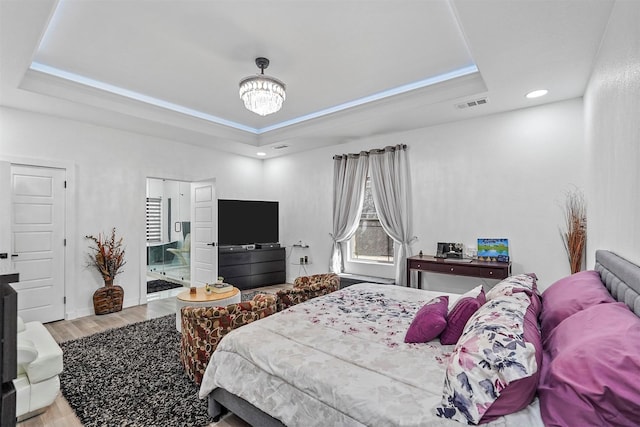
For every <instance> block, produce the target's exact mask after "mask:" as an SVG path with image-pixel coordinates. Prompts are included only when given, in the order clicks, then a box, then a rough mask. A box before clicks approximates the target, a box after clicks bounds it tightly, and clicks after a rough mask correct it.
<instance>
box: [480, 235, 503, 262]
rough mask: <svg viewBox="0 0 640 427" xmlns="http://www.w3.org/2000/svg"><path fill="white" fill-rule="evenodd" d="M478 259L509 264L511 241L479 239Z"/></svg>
mask: <svg viewBox="0 0 640 427" xmlns="http://www.w3.org/2000/svg"><path fill="white" fill-rule="evenodd" d="M478 259H479V260H480V261H497V262H509V239H478Z"/></svg>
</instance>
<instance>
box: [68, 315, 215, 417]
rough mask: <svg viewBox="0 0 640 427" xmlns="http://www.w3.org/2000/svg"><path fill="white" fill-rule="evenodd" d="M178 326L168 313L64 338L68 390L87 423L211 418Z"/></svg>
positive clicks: (78, 414)
mask: <svg viewBox="0 0 640 427" xmlns="http://www.w3.org/2000/svg"><path fill="white" fill-rule="evenodd" d="M175 328H176V326H175V315H168V316H164V317H160V318H157V319H152V320H148V321H146V322H141V323H135V324H132V325H128V326H125V327H122V328H117V329H111V330H108V331H105V332H101V333H98V334H95V335H91V336H89V337H86V338H80V339H77V340H73V341H67V342H64V343H62V344H60V347H62V350H63V352H64V371H63V372H62V374H61V375H60V383H61V389H62V393H63V395H64V397H65V399H67V401H68V402H69V405H71V407H72V408H73V410H74V411H75V413H76V415H77V416H78V418H80V421H82V424H83V425H84V426H85V427H93V426H96V427H97V426H130V427H134V426H135V427H138V426H140V427H142V426H205V425H208V424H209V423H211V420H210V418H209V416H208V415H207V401H206V400H200V399H198V387H197V386H196V385H195V383H193V382H192V381H191V380H189V379H188V378H187V377H186V375H185V373H184V371H183V369H182V365H181V364H180V359H179V348H180V333H178V332H177V331H176V329H175Z"/></svg>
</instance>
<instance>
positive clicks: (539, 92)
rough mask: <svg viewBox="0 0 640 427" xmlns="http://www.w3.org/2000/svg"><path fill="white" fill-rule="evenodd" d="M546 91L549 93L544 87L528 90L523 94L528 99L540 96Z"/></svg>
mask: <svg viewBox="0 0 640 427" xmlns="http://www.w3.org/2000/svg"><path fill="white" fill-rule="evenodd" d="M547 93H549V91H548V90H546V89H539V90H534V91H531V92H529V93H528V94H526V95H525V96H526V97H527V98H529V99H533V98H540V97H541V96H545V95H546V94H547Z"/></svg>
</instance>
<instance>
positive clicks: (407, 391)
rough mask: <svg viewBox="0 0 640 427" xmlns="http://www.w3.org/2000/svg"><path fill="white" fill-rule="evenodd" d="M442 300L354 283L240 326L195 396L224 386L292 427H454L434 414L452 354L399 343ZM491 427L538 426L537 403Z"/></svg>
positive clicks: (221, 349) (228, 338) (221, 347)
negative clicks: (416, 318) (429, 304)
mask: <svg viewBox="0 0 640 427" xmlns="http://www.w3.org/2000/svg"><path fill="white" fill-rule="evenodd" d="M442 294H443V293H435V292H429V291H422V290H417V289H411V288H403V287H398V286H391V285H377V284H371V283H366V284H358V285H353V286H349V287H348V288H345V289H342V290H340V291H337V292H333V293H331V294H329V295H325V296H323V297H319V298H315V299H312V300H309V301H307V302H306V303H303V304H298V305H296V306H293V307H291V308H289V309H287V310H285V311H282V312H280V313H277V314H275V315H272V316H270V317H267V318H265V319H262V320H260V321H258V322H254V323H251V324H249V325H246V326H243V327H241V328H239V329H236V330H234V331H232V332H231V333H229V334H228V335H227V336H226V337H225V338H224V339H223V340H222V342H221V343H220V344H219V345H218V348H217V350H216V351H215V352H214V354H213V357H212V359H211V362H210V363H209V366H208V367H207V370H206V372H205V376H204V378H203V382H202V386H201V389H200V397H201V398H205V397H206V396H207V395H208V394H209V393H210V392H211V391H212V390H213V389H214V388H216V387H221V388H224V389H226V390H227V391H229V392H231V393H233V394H235V395H237V396H240V397H242V398H243V399H245V400H247V401H248V402H250V403H251V404H253V405H254V406H256V407H258V408H260V409H261V410H263V411H264V412H266V413H268V414H270V415H271V416H273V417H275V418H277V419H279V420H281V421H282V422H283V423H284V424H286V425H288V426H305V427H306V426H327V425H334V426H338V425H339V426H436V425H438V426H447V425H450V426H459V425H460V424H459V423H457V422H454V421H450V420H446V419H442V418H438V417H436V416H435V415H434V414H433V410H434V408H435V407H436V406H438V404H440V403H441V400H442V392H443V384H444V372H445V368H446V364H447V358H448V357H449V355H450V354H451V351H452V350H453V347H454V346H442V345H440V343H439V342H438V341H437V340H435V341H432V342H430V343H426V344H406V343H404V336H405V333H406V331H407V329H408V327H409V325H410V324H411V321H412V319H413V317H414V315H415V313H416V312H417V311H418V310H419V309H420V307H422V306H423V305H424V304H425V303H426V302H427V301H429V300H430V299H432V298H433V297H435V296H436V295H442ZM445 295H446V294H445ZM448 295H450V298H449V299H450V305H453V304H454V303H455V301H456V299H457V297H458V295H452V294H448ZM491 425H496V426H498V425H514V426H515V425H518V426H522V425H531V426H534V425H541V424H540V421H539V411H538V409H537V407H536V404H535V403H534V404H533V405H532V406H531V407H529V408H527V409H525V410H524V411H521V412H519V413H517V414H513V415H510V416H509V417H506V418H503V419H499V420H496V421H494V422H493V423H491Z"/></svg>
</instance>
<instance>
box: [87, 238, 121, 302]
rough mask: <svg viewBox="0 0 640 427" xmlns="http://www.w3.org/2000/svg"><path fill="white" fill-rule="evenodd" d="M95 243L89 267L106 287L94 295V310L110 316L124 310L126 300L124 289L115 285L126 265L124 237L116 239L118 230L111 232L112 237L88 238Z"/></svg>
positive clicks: (92, 247) (92, 246) (91, 246)
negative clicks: (117, 276) (124, 300)
mask: <svg viewBox="0 0 640 427" xmlns="http://www.w3.org/2000/svg"><path fill="white" fill-rule="evenodd" d="M86 238H87V239H90V240H92V241H93V243H92V244H91V245H90V246H89V249H90V253H89V263H88V265H89V266H92V267H95V268H96V269H97V270H98V272H99V273H100V275H101V276H102V279H103V280H104V286H103V287H102V288H99V289H98V290H97V291H95V292H94V294H93V309H94V311H95V313H96V314H108V313H114V312H116V311H120V310H122V301H123V299H124V289H122V287H120V286H118V285H114V284H113V280H114V279H115V277H116V275H118V273H121V272H122V267H124V265H125V264H126V261H125V259H124V252H125V250H124V247H123V246H122V237H121V238H119V239H118V238H116V228H115V227H114V228H113V229H112V230H111V236H110V237H108V236H107V235H106V234H105V235H103V234H98V237H95V236H86Z"/></svg>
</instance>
